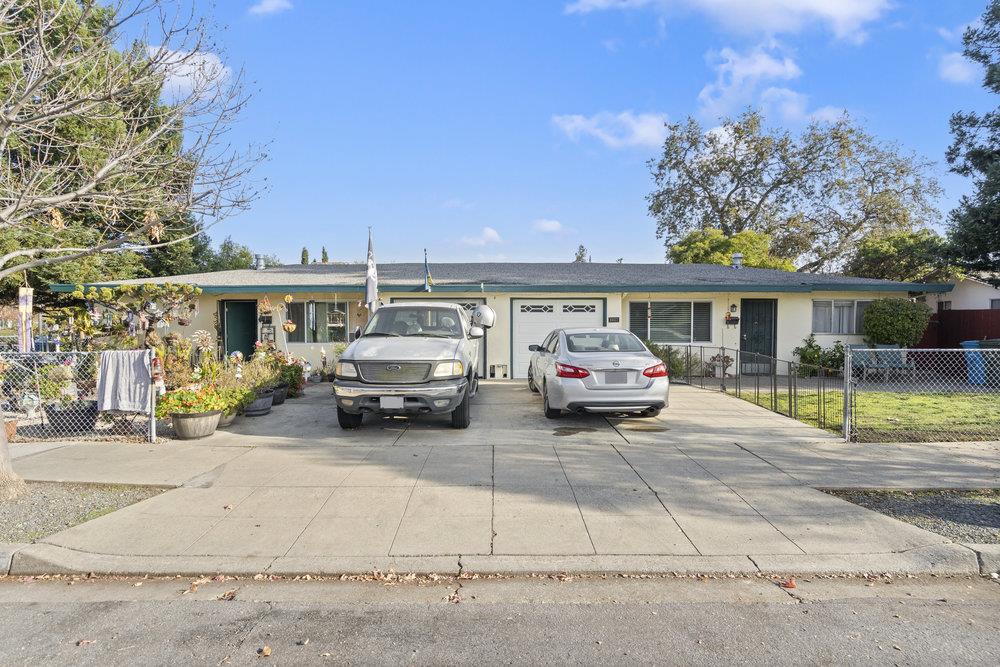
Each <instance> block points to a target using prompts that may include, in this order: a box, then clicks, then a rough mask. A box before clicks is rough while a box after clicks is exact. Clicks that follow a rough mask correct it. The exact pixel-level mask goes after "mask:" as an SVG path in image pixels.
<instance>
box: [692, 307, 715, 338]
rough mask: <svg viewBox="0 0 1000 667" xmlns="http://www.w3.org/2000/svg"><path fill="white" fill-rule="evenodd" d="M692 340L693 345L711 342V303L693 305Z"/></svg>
mask: <svg viewBox="0 0 1000 667" xmlns="http://www.w3.org/2000/svg"><path fill="white" fill-rule="evenodd" d="M693 333H694V336H693V339H694V342H695V343H710V342H712V303H711V302H709V301H703V302H701V303H695V304H694V323H693Z"/></svg>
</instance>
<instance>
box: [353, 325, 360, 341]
mask: <svg viewBox="0 0 1000 667" xmlns="http://www.w3.org/2000/svg"><path fill="white" fill-rule="evenodd" d="M359 338H361V327H358V328H357V329H355V330H354V340H357V339H359Z"/></svg>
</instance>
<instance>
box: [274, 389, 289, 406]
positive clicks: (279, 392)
mask: <svg viewBox="0 0 1000 667" xmlns="http://www.w3.org/2000/svg"><path fill="white" fill-rule="evenodd" d="M286 398H288V385H287V384H279V385H278V386H276V387H275V388H274V400H273V401H272V402H271V405H281V404H282V403H284V402H285V399H286Z"/></svg>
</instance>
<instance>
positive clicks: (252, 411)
mask: <svg viewBox="0 0 1000 667" xmlns="http://www.w3.org/2000/svg"><path fill="white" fill-rule="evenodd" d="M272 401H274V390H273V389H262V390H261V391H258V392H257V398H256V399H254V402H253V403H251V404H250V405H248V406H247V408H246V410H244V411H243V414H245V415H246V416H247V417H262V416H264V415H266V414H267V413H268V412H270V411H271V405H272Z"/></svg>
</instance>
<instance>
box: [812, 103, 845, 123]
mask: <svg viewBox="0 0 1000 667" xmlns="http://www.w3.org/2000/svg"><path fill="white" fill-rule="evenodd" d="M846 113H847V109H842V108H841V107H834V106H825V107H820V108H818V109H816V110H814V111H813V112H812V113H811V114H809V118H810V119H811V120H816V121H819V122H820V123H835V122H837V121H838V120H840V119H841V118H843V117H844V114H846Z"/></svg>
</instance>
